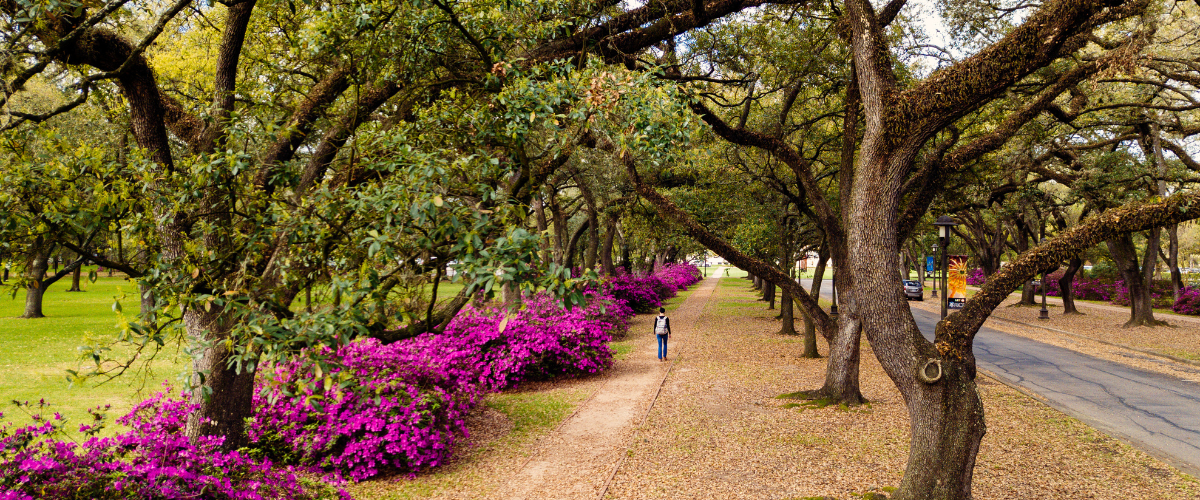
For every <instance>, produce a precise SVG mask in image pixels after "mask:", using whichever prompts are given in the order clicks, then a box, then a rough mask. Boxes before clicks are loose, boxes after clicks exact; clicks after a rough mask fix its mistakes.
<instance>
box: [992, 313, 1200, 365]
mask: <svg viewBox="0 0 1200 500" xmlns="http://www.w3.org/2000/svg"><path fill="white" fill-rule="evenodd" d="M988 319H989V320H996V321H1003V322H1006V323H1013V324H1017V325H1022V326H1028V327H1030V328H1040V329H1042V330H1046V331H1051V332H1054V333H1060V334H1063V335H1066V336H1068V337H1074V338H1077V339H1083V340H1088V341H1091V342H1097V343H1100V344H1104V345H1107V346H1112V347H1119V348H1121V349H1127V350H1130V351H1134V352H1139V353H1142V354H1146V355H1149V356H1155V357H1159V358H1163V359H1167V360H1171V361H1175V362H1177V363H1183V364H1186V365H1192V366H1200V361H1193V360H1190V359H1187V358H1181V357H1179V356H1172V355H1170V354H1163V353H1160V352H1154V351H1148V350H1145V349H1138V348H1137V347H1130V346H1127V345H1124V344H1118V343H1115V342H1109V341H1107V340H1100V339H1094V338H1091V337H1088V336H1086V335H1080V334H1078V333H1072V332H1068V331H1066V330H1060V329H1058V328H1052V327H1049V326H1044V325H1038V324H1034V323H1026V322H1024V321H1017V320H1015V319H1008V318H1000V317H996V316H988Z"/></svg>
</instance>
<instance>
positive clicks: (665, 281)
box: [604, 264, 701, 314]
mask: <svg viewBox="0 0 1200 500" xmlns="http://www.w3.org/2000/svg"><path fill="white" fill-rule="evenodd" d="M700 280H701V273H700V268H698V267H696V266H695V265H692V264H664V265H662V266H659V267H658V269H656V270H655V271H654V272H653V273H650V274H646V275H638V274H619V275H617V276H613V277H610V278H608V279H607V280H605V282H604V291H605V292H606V293H607V294H609V295H612V297H613V298H615V299H617V300H620V301H624V302H625V303H626V304H627V305H628V306H629V307H630V308H632V309H633V310H634V311H636V312H638V313H643V314H645V313H652V312H655V310H657V309H658V308H659V307H661V306H662V303H663V301H664V300H666V299H669V298H671V297H674V296H675V294H676V292H678V291H679V290H685V289H687V287H689V286H691V285H693V284H695V283H696V282H698V281H700Z"/></svg>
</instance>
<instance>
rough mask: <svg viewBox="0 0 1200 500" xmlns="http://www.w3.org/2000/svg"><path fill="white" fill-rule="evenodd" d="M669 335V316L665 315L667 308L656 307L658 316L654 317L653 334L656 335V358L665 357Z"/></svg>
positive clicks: (662, 358)
mask: <svg viewBox="0 0 1200 500" xmlns="http://www.w3.org/2000/svg"><path fill="white" fill-rule="evenodd" d="M670 335H671V318H668V317H667V309H666V308H664V307H660V308H658V316H655V317H654V336H655V337H658V360H659V361H663V360H666V359H667V337H668V336H670Z"/></svg>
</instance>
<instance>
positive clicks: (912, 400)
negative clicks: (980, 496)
mask: <svg viewBox="0 0 1200 500" xmlns="http://www.w3.org/2000/svg"><path fill="white" fill-rule="evenodd" d="M935 370H936V369H935V368H933V367H930V371H931V372H934V373H936V371H935ZM940 371H941V372H942V374H941V377H940V380H937V381H936V382H934V383H926V382H924V381H922V380H919V379H914V378H912V377H908V378H907V379H906V380H904V381H903V382H901V381H897V383H898V384H899V383H903V384H904V385H903V386H901V392H902V393H903V394H904V395H905V402H906V403H907V405H908V415H909V419H910V423H909V430H910V432H911V433H912V439H911V444H910V445H909V450H908V463H907V465H906V467H905V470H904V479H903V480H902V481H901V482H900V486H899V488H898V489H897V492H896V495H895V498H900V499H908V498H954V499H970V498H971V478H972V475H973V473H974V470H975V457H976V455H977V454H978V453H979V443H980V441H982V440H983V436H984V434H986V433H987V425H986V424H985V421H984V414H983V403H982V401H980V399H979V391H978V388H977V387H976V385H975V380H974V369H973V367H971V368H968V367H967V366H964V364H963V363H962V362H961V361H958V360H952V359H949V358H946V359H943V360H942V366H941V370H940ZM893 379H894V378H893Z"/></svg>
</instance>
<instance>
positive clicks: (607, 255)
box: [600, 215, 617, 276]
mask: <svg viewBox="0 0 1200 500" xmlns="http://www.w3.org/2000/svg"><path fill="white" fill-rule="evenodd" d="M616 233H617V219H616V217H615V216H612V215H610V216H608V217H607V220H606V221H605V224H604V243H603V245H601V246H600V269H601V270H603V271H604V275H605V276H612V275H615V274H616V273H617V268H616V267H614V266H613V258H612V257H613V240H614V239H615V236H616Z"/></svg>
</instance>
